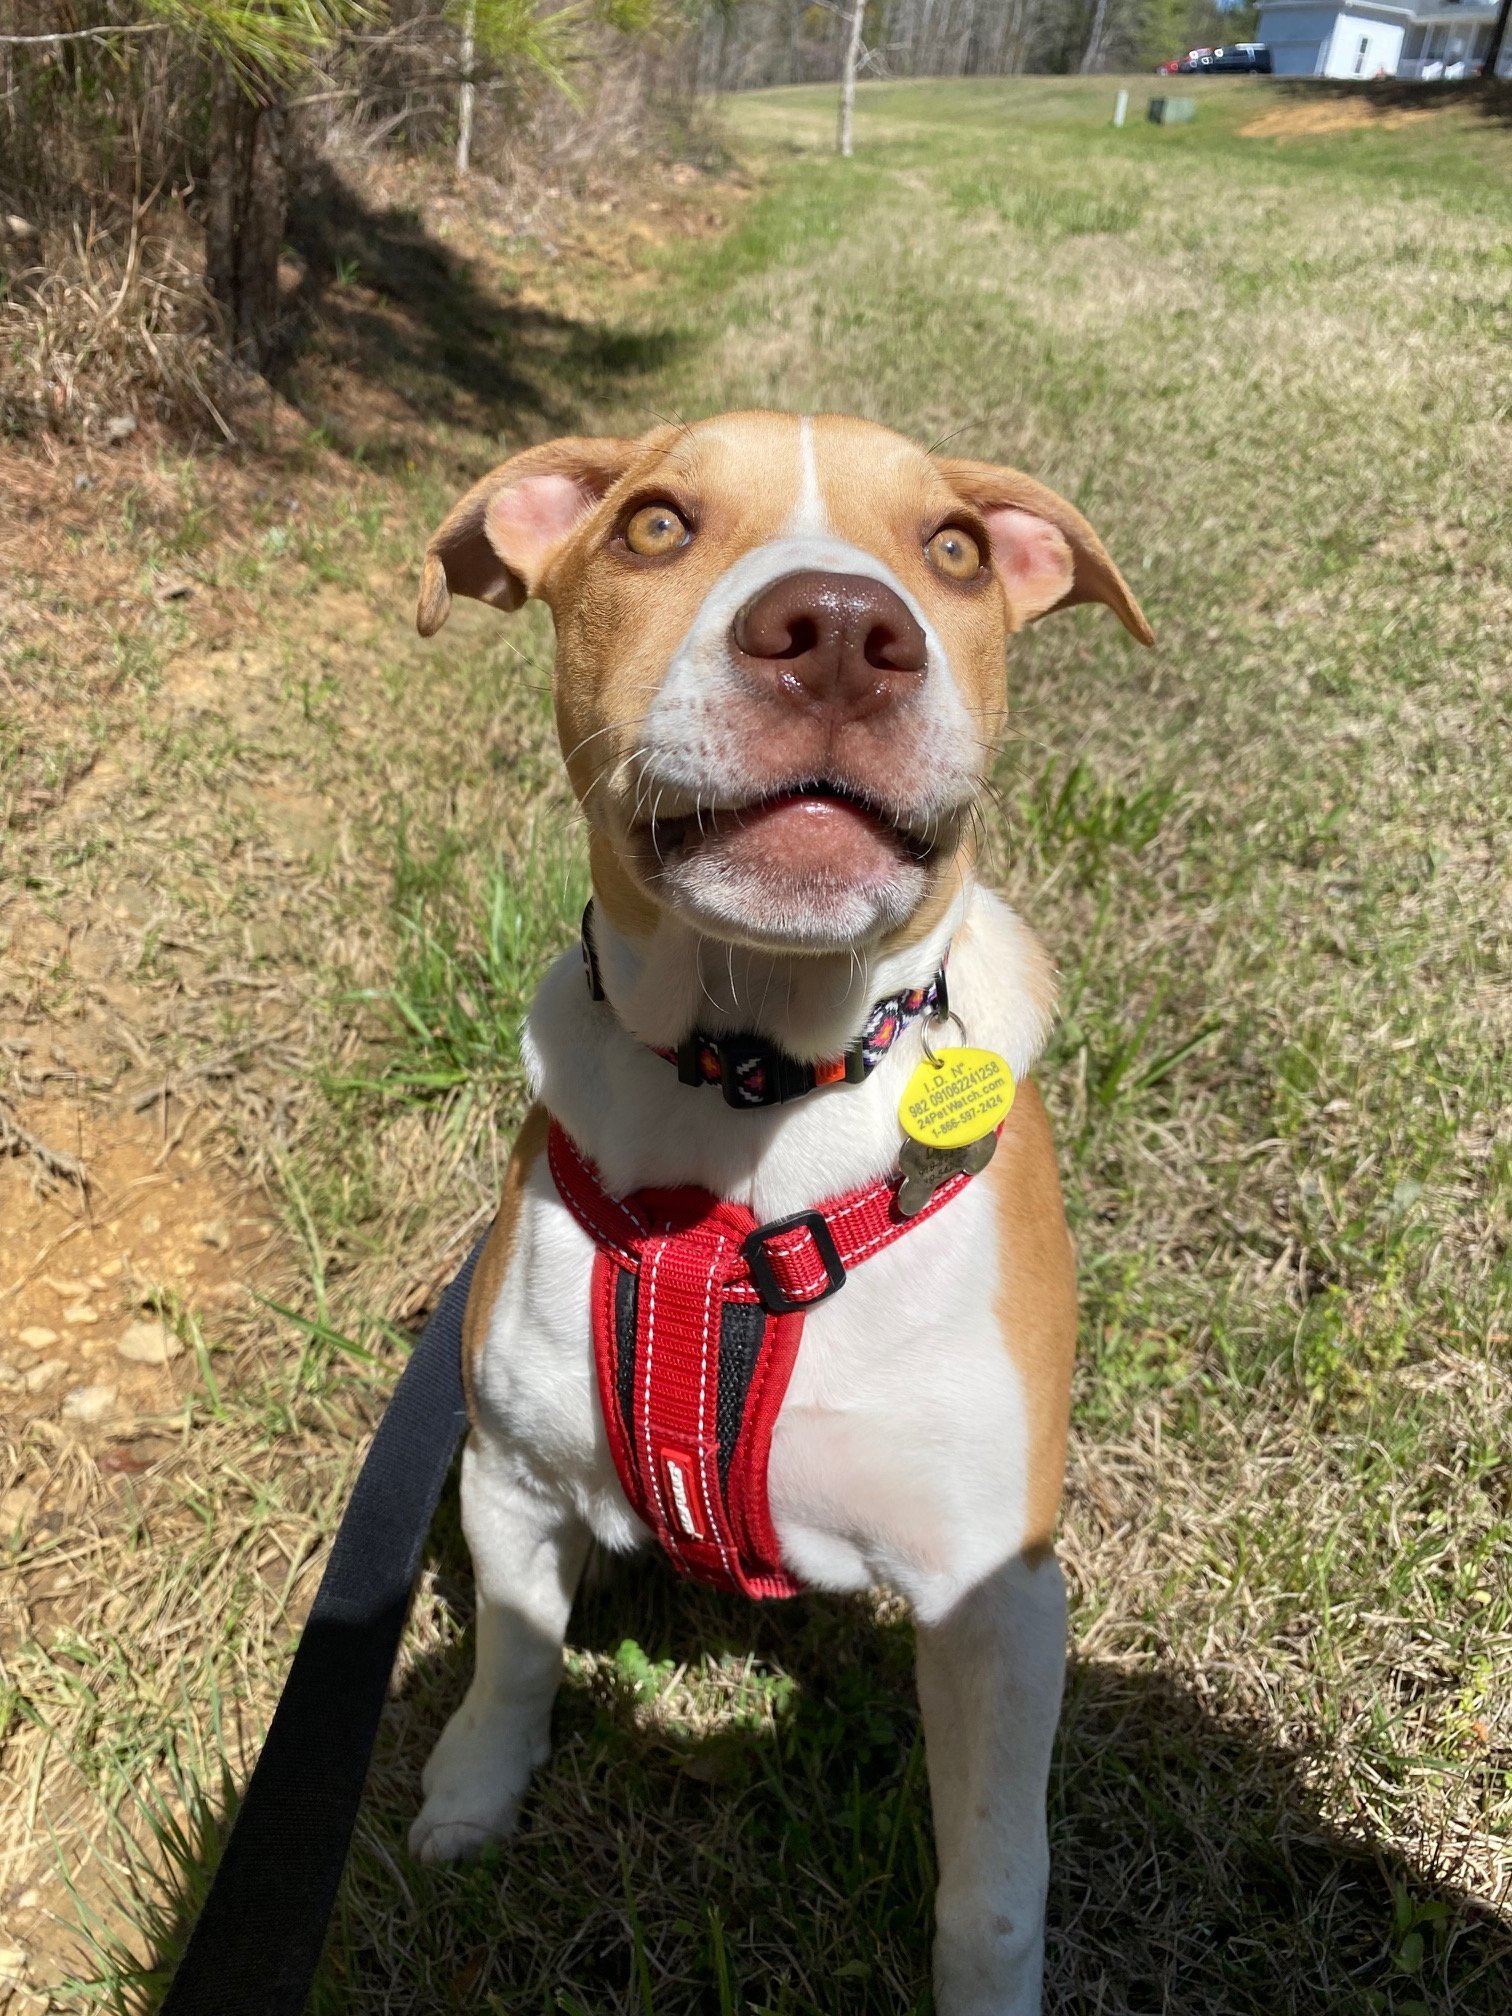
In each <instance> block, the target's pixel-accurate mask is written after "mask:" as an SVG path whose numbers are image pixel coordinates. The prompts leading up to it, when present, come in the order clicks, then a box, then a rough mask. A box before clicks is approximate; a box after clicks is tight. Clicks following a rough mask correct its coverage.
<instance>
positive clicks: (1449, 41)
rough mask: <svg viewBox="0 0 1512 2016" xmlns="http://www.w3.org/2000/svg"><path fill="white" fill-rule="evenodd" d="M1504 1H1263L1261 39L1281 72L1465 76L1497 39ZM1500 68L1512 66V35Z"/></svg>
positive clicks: (1257, 32) (1503, 70) (1504, 70)
mask: <svg viewBox="0 0 1512 2016" xmlns="http://www.w3.org/2000/svg"><path fill="white" fill-rule="evenodd" d="M1496 15H1497V0H1337V4H1335V5H1333V6H1329V5H1327V4H1326V0H1325V4H1324V5H1321V6H1320V5H1319V4H1318V0H1262V4H1261V8H1260V24H1259V26H1258V28H1257V29H1256V30H1255V40H1256V41H1257V42H1268V43H1269V44H1270V50H1271V61H1272V64H1273V65H1274V68H1275V74H1276V75H1277V76H1278V77H1407V78H1422V79H1423V80H1424V81H1425V82H1427V81H1430V80H1432V79H1434V78H1439V77H1444V76H1448V77H1464V76H1467V75H1469V74H1470V71H1471V69H1472V66H1473V65H1475V64H1476V63H1478V62H1480V61H1481V60H1482V59H1483V58H1484V56H1485V54H1486V51H1487V49H1489V47H1490V46H1491V29H1492V25H1493V24H1494V22H1495V20H1496ZM1507 40H1508V44H1509V47H1508V48H1506V49H1504V50H1503V51H1502V60H1501V62H1500V63H1499V64H1498V65H1497V68H1498V70H1499V71H1500V72H1501V74H1502V75H1503V76H1506V75H1507V73H1508V70H1509V69H1512V35H1509V36H1508V38H1507Z"/></svg>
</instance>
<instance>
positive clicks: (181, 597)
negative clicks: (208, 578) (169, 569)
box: [152, 574, 194, 604]
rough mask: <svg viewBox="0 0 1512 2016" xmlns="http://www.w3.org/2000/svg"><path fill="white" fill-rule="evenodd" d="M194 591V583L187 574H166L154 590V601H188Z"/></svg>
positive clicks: (160, 602)
mask: <svg viewBox="0 0 1512 2016" xmlns="http://www.w3.org/2000/svg"><path fill="white" fill-rule="evenodd" d="M193 593H194V583H193V582H192V581H191V580H190V579H189V576H188V575H187V574H164V575H162V576H161V577H160V578H159V580H158V582H157V585H156V587H155V588H154V589H153V591H152V599H153V601H154V602H156V603H159V604H162V603H164V602H187V601H188V599H189V597H190V596H191V595H192V594H193Z"/></svg>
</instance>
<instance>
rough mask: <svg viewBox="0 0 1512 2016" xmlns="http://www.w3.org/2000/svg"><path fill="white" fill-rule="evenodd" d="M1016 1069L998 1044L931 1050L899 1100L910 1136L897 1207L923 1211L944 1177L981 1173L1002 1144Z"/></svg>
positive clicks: (910, 1213) (900, 1115) (905, 1146)
mask: <svg viewBox="0 0 1512 2016" xmlns="http://www.w3.org/2000/svg"><path fill="white" fill-rule="evenodd" d="M1013 1092H1014V1085H1013V1073H1012V1071H1010V1070H1009V1068H1008V1064H1007V1061H1006V1059H1004V1058H1002V1057H999V1056H998V1054H997V1052H996V1051H995V1050H976V1049H972V1048H971V1047H969V1046H967V1045H962V1046H961V1047H960V1048H958V1049H950V1050H937V1051H933V1052H926V1055H925V1058H924V1061H923V1062H922V1063H921V1064H920V1065H919V1067H918V1069H917V1070H916V1071H915V1072H914V1074H913V1076H912V1077H911V1078H910V1079H909V1081H908V1084H907V1087H906V1088H905V1090H904V1093H903V1098H902V1100H901V1102H900V1103H899V1106H898V1118H899V1119H900V1120H901V1121H902V1123H903V1131H904V1133H905V1134H907V1135H908V1137H909V1138H908V1140H907V1141H905V1142H904V1144H903V1153H902V1155H901V1156H900V1157H899V1165H900V1167H901V1168H902V1171H903V1183H902V1186H901V1188H900V1189H899V1192H898V1209H899V1210H900V1211H901V1212H902V1213H903V1216H904V1217H905V1218H912V1217H913V1216H914V1214H915V1213H916V1212H919V1211H922V1210H923V1209H924V1206H925V1205H926V1204H927V1203H928V1202H929V1200H930V1198H931V1197H933V1195H934V1193H935V1192H936V1190H938V1189H939V1187H940V1185H941V1184H942V1183H948V1182H949V1181H950V1179H951V1177H952V1176H959V1175H961V1174H962V1173H963V1172H964V1173H967V1174H970V1175H972V1176H976V1175H979V1174H980V1173H981V1171H982V1170H983V1169H985V1168H986V1167H987V1164H988V1163H989V1162H990V1161H991V1160H992V1155H993V1150H994V1149H995V1148H996V1147H997V1133H996V1130H997V1128H998V1127H999V1126H1000V1125H1001V1124H1002V1122H1003V1121H1004V1120H1005V1119H1006V1118H1007V1115H1008V1110H1009V1108H1010V1107H1011V1106H1012V1104H1013Z"/></svg>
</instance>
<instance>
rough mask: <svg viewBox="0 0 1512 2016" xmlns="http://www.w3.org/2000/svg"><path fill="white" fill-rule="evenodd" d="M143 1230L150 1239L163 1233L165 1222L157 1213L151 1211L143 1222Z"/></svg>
mask: <svg viewBox="0 0 1512 2016" xmlns="http://www.w3.org/2000/svg"><path fill="white" fill-rule="evenodd" d="M141 1229H142V1231H143V1232H144V1233H145V1234H146V1236H147V1237H148V1238H149V1239H151V1238H153V1237H154V1236H155V1234H157V1233H159V1232H161V1231H162V1229H163V1221H162V1219H161V1218H159V1216H158V1214H157V1213H156V1211H149V1212H148V1213H147V1216H146V1217H145V1218H144V1219H143V1220H142V1226H141Z"/></svg>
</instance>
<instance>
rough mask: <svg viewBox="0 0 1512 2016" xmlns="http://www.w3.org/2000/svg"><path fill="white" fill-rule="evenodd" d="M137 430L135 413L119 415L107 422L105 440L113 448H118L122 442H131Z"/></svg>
mask: <svg viewBox="0 0 1512 2016" xmlns="http://www.w3.org/2000/svg"><path fill="white" fill-rule="evenodd" d="M136 430H137V423H136V415H135V413H117V414H115V415H113V417H112V418H111V419H109V420H107V421H106V422H105V427H104V434H105V439H106V440H107V441H108V442H109V443H110V445H111V447H112V448H116V447H119V446H120V444H121V442H123V441H129V440H130V439H131V437H132V435H133V434H135V432H136Z"/></svg>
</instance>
